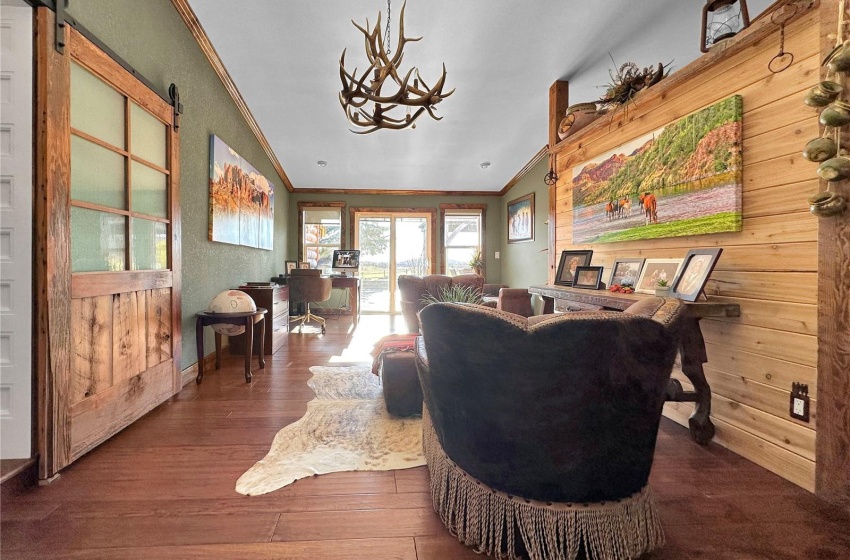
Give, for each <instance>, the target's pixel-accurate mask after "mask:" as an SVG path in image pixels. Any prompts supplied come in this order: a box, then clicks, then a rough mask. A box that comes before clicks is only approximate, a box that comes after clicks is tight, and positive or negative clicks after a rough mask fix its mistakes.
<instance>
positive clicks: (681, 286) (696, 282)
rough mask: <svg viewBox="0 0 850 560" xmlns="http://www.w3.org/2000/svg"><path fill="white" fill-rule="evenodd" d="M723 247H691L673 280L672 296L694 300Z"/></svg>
mask: <svg viewBox="0 0 850 560" xmlns="http://www.w3.org/2000/svg"><path fill="white" fill-rule="evenodd" d="M722 252H723V249H721V248H720V247H716V248H713V249H691V250H690V251H688V254H687V255H685V262H684V263H683V264H682V270H681V271H680V272H679V275H678V276H677V277H676V280H675V281H674V282H673V296H674V297H677V298H679V299H681V300H684V301H696V300H697V298H698V297H699V295H700V293H702V289H703V288H704V287H705V283H706V282H707V281H708V277H709V276H710V275H711V271H712V270H714V265H715V264H717V259H719V258H720V253H722Z"/></svg>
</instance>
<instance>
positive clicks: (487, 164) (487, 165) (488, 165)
mask: <svg viewBox="0 0 850 560" xmlns="http://www.w3.org/2000/svg"><path fill="white" fill-rule="evenodd" d="M488 167H490V162H489V161H482V162H481V169H487V168H488Z"/></svg>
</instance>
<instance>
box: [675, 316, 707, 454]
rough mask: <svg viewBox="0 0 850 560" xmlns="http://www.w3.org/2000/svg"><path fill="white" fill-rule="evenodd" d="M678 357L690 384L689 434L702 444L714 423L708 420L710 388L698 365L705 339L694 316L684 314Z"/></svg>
mask: <svg viewBox="0 0 850 560" xmlns="http://www.w3.org/2000/svg"><path fill="white" fill-rule="evenodd" d="M679 352H680V355H681V358H682V373H684V374H685V376H687V378H688V380H689V381H690V382H691V383H692V384H693V386H694V392H695V393H696V394H695V395H694V398H693V399H682V400H693V401H694V413H693V414H691V417H690V418H689V419H688V426H689V428H690V432H691V437H692V438H694V440H695V441H696V442H697V443H701V444H706V443H708V442H709V441H711V438H713V437H714V424H712V423H711V418H709V416H710V415H711V387H709V385H708V382H707V381H706V380H705V372H704V371H703V369H702V364H704V363H705V362H707V361H708V356H707V355H706V353H705V341H704V340H703V338H702V331H701V330H700V328H699V318H698V317H686V318H685V319H684V324H683V325H682V340H681V343H680V347H679Z"/></svg>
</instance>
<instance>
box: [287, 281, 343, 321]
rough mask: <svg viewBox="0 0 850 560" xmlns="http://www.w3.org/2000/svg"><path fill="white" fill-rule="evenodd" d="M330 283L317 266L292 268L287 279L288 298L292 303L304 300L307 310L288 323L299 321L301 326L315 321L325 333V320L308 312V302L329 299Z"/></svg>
mask: <svg viewBox="0 0 850 560" xmlns="http://www.w3.org/2000/svg"><path fill="white" fill-rule="evenodd" d="M331 283H332V281H331V279H330V278H322V271H321V270H319V269H318V268H315V269H306V268H296V269H294V270H292V271H291V272H290V276H289V279H288V280H287V285H288V286H289V300H290V301H291V302H292V303H301V302H304V303H305V304H306V306H307V310H306V313H305V314H304V315H300V316H298V317H294V318H293V319H291V320H290V323H295V322H298V321H300V322H301V325H302V326H303V325H304V324H306V323H308V322H310V321H315V322H316V323H318V324H320V325H321V326H322V334H325V320H324V319H323V318H322V317H319V316H318V315H313V314H312V313H311V312H310V302H321V301H327V300H328V299H330V297H331Z"/></svg>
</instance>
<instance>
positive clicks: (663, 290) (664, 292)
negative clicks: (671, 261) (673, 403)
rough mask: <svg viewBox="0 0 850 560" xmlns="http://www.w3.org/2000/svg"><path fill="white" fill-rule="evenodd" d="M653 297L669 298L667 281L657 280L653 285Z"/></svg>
mask: <svg viewBox="0 0 850 560" xmlns="http://www.w3.org/2000/svg"><path fill="white" fill-rule="evenodd" d="M655 295H656V296H658V297H669V296H670V285H669V284H668V283H667V280H659V281H657V282H656V283H655Z"/></svg>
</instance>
